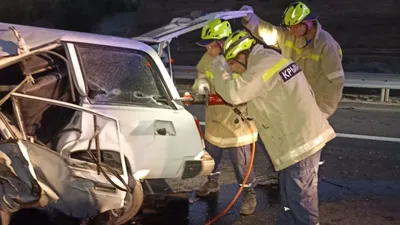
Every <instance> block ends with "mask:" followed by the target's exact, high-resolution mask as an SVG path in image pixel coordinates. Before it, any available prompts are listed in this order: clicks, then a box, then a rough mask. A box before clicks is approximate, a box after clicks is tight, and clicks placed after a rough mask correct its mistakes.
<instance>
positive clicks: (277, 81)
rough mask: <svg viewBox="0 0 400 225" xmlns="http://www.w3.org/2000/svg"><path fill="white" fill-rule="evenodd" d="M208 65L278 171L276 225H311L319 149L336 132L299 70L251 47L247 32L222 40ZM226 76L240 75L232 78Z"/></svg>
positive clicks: (273, 53) (316, 219) (279, 57)
mask: <svg viewBox="0 0 400 225" xmlns="http://www.w3.org/2000/svg"><path fill="white" fill-rule="evenodd" d="M223 49H224V53H223V56H218V57H217V58H216V59H215V60H214V61H213V68H212V73H213V74H214V81H215V87H216V92H217V93H218V94H219V95H220V96H221V97H222V98H223V99H224V100H225V101H226V102H228V103H230V104H233V105H237V104H243V103H247V108H248V116H249V117H251V118H253V119H254V121H255V123H256V126H257V129H258V133H259V135H260V137H261V139H262V140H263V142H264V144H265V145H266V149H267V151H268V154H269V156H270V158H271V161H272V163H273V165H274V167H275V169H276V170H277V171H279V176H280V177H279V180H280V181H279V182H280V184H279V186H280V196H281V197H280V215H279V219H278V224H280V225H288V224H297V225H306V224H307V225H311V224H312V225H316V224H318V223H319V213H318V190H317V188H318V176H317V174H318V168H319V164H318V163H319V159H320V154H321V149H322V148H323V147H324V145H325V144H326V143H327V142H328V141H330V140H332V139H333V138H334V137H335V136H336V133H335V131H334V130H333V128H332V127H331V126H330V125H329V122H328V120H327V119H326V116H325V115H324V113H322V112H321V110H320V109H319V107H318V105H317V103H316V101H315V98H314V94H313V91H312V89H311V88H310V86H309V85H308V83H307V80H306V77H305V75H304V73H303V71H302V69H301V68H300V67H299V66H298V65H297V64H296V63H294V62H293V61H292V60H290V59H288V58H286V57H284V56H282V55H281V54H279V53H277V52H276V51H275V50H272V49H265V48H264V47H263V46H262V45H259V44H256V41H255V39H254V38H253V37H252V36H251V35H250V34H249V33H247V32H246V31H237V32H235V33H233V34H232V35H231V36H230V37H228V38H227V40H226V41H225V45H224V47H223ZM231 72H235V73H239V74H240V76H239V77H238V78H236V79H232V75H231Z"/></svg>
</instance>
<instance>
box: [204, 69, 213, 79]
mask: <svg viewBox="0 0 400 225" xmlns="http://www.w3.org/2000/svg"><path fill="white" fill-rule="evenodd" d="M206 77H208V78H210V79H213V78H214V75H213V74H212V73H211V72H210V71H206Z"/></svg>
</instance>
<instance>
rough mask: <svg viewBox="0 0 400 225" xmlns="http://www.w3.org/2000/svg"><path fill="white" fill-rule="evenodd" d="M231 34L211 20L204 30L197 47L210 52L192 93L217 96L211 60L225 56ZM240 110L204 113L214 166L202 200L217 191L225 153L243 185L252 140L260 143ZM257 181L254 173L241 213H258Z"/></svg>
mask: <svg viewBox="0 0 400 225" xmlns="http://www.w3.org/2000/svg"><path fill="white" fill-rule="evenodd" d="M230 34H232V31H231V26H230V24H229V22H228V21H221V20H220V19H214V20H212V21H210V22H209V23H208V24H207V25H206V26H205V27H204V28H203V29H202V31H201V40H200V41H199V42H198V43H197V44H198V45H200V46H202V47H204V48H206V49H207V52H206V53H205V54H204V55H203V56H202V58H201V59H200V61H199V62H198V64H197V66H196V68H197V74H198V78H197V79H196V80H195V82H194V85H193V86H192V90H193V91H194V92H196V93H198V94H205V91H206V90H209V91H210V93H215V88H214V76H213V74H212V73H211V67H212V60H213V58H214V57H216V56H218V55H219V54H221V53H222V46H223V45H224V41H225V39H226V38H227V37H228V36H229V35H230ZM234 108H238V109H239V110H240V111H241V112H243V113H244V114H246V110H247V108H246V105H245V104H241V105H236V106H233V105H231V106H229V105H216V106H209V107H207V108H206V112H205V139H206V140H205V144H206V150H207V151H208V152H209V153H210V155H211V156H212V157H213V158H214V161H215V167H214V170H213V172H212V174H210V175H209V176H208V181H207V182H206V183H205V184H204V185H203V186H202V187H201V188H200V189H199V190H197V193H196V194H197V195H198V196H200V197H203V196H207V195H209V194H210V193H212V192H218V191H219V190H220V186H219V183H218V178H219V175H220V167H221V158H222V153H223V151H224V150H227V152H229V157H230V160H231V162H232V165H233V168H234V172H235V176H236V180H237V182H238V183H239V184H241V183H242V182H243V178H244V177H245V175H246V172H247V168H248V165H249V162H250V157H251V143H252V141H253V137H254V139H255V140H257V129H256V127H255V125H254V123H253V122H252V121H250V123H251V126H252V128H253V131H254V133H251V132H250V130H249V128H248V127H247V125H246V124H244V121H243V120H242V119H241V118H240V116H239V115H237V114H236V113H235V112H234V111H233V109H234ZM255 186H256V178H255V176H254V172H253V171H251V174H250V176H249V177H248V180H247V184H246V186H245V188H244V192H243V193H244V194H243V204H242V207H241V211H240V213H241V214H242V215H250V214H252V213H253V212H254V211H255V207H256V196H255V191H254V187H255Z"/></svg>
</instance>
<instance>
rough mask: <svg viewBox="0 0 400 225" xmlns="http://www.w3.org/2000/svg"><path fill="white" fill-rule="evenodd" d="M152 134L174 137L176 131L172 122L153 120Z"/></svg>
mask: <svg viewBox="0 0 400 225" xmlns="http://www.w3.org/2000/svg"><path fill="white" fill-rule="evenodd" d="M154 134H155V135H162V136H175V135H176V131H175V127H174V124H173V123H172V121H166V120H155V121H154Z"/></svg>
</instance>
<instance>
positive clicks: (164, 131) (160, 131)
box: [156, 128, 167, 136]
mask: <svg viewBox="0 0 400 225" xmlns="http://www.w3.org/2000/svg"><path fill="white" fill-rule="evenodd" d="M156 135H164V136H165V135H167V129H166V128H159V129H156Z"/></svg>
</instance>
